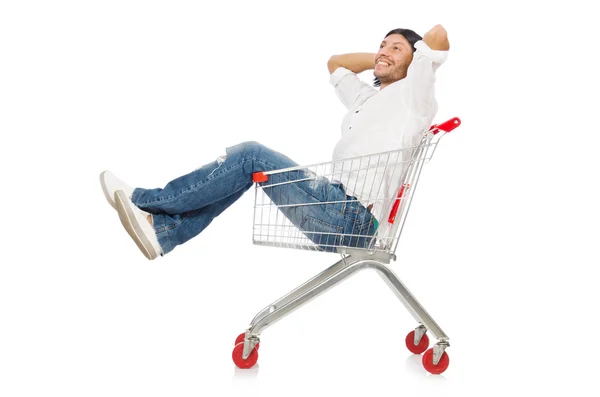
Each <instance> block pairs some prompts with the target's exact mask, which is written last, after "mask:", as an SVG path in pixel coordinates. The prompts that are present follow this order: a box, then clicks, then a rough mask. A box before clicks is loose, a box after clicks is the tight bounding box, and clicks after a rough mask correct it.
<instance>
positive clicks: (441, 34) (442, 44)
mask: <svg viewBox="0 0 600 397" xmlns="http://www.w3.org/2000/svg"><path fill="white" fill-rule="evenodd" d="M423 41H425V44H427V45H428V46H429V48H431V49H432V50H439V51H448V50H449V49H450V42H449V41H448V32H446V29H444V27H443V26H442V25H435V26H434V27H433V28H432V29H431V30H430V31H429V32H427V33H426V34H425V36H424V37H423Z"/></svg>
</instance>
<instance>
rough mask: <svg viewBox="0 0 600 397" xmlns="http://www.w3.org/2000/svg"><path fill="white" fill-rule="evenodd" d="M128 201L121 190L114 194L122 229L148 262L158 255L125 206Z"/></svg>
mask: <svg viewBox="0 0 600 397" xmlns="http://www.w3.org/2000/svg"><path fill="white" fill-rule="evenodd" d="M128 200H129V199H128V198H127V195H126V194H125V192H123V191H122V190H117V191H116V192H115V206H116V210H117V212H118V214H119V219H121V223H122V224H123V227H124V228H125V230H127V233H128V234H129V236H131V238H132V239H133V241H134V242H135V244H136V245H137V246H138V248H139V249H140V251H142V254H144V256H145V257H146V258H148V259H150V260H152V259H155V258H156V257H157V256H158V255H157V254H156V251H155V250H154V247H152V244H151V243H150V240H148V238H147V237H146V235H145V234H144V232H143V231H142V228H141V226H140V224H139V223H138V221H137V219H136V217H135V215H134V213H133V211H132V210H131V208H130V207H129V205H127V202H128Z"/></svg>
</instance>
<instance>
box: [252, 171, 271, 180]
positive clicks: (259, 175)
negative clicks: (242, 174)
mask: <svg viewBox="0 0 600 397" xmlns="http://www.w3.org/2000/svg"><path fill="white" fill-rule="evenodd" d="M268 180H269V176H268V175H265V173H264V172H255V173H254V174H252V182H254V183H258V182H266V181H268Z"/></svg>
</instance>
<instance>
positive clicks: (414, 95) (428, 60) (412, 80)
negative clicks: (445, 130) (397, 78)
mask: <svg viewBox="0 0 600 397" xmlns="http://www.w3.org/2000/svg"><path fill="white" fill-rule="evenodd" d="M415 49H416V51H415V53H414V55H413V61H412V62H411V64H410V66H409V67H408V73H407V76H406V79H407V82H408V85H409V87H410V89H409V90H407V91H408V93H409V98H408V99H409V100H410V101H412V104H413V109H416V110H417V111H419V110H422V111H427V112H431V111H433V113H435V112H436V111H437V102H436V100H435V72H436V70H437V69H438V68H439V67H440V66H441V65H442V64H443V63H444V62H446V59H447V58H448V51H438V50H432V49H431V48H430V47H429V46H428V45H427V44H425V42H424V41H423V40H420V41H418V42H416V43H415Z"/></svg>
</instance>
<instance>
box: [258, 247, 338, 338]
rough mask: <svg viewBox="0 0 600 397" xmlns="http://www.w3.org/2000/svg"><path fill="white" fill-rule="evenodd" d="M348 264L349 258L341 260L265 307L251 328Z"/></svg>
mask: <svg viewBox="0 0 600 397" xmlns="http://www.w3.org/2000/svg"><path fill="white" fill-rule="evenodd" d="M346 262H347V258H346V259H345V260H344V259H342V260H340V261H339V262H337V263H335V264H334V265H331V266H330V267H328V268H327V269H325V270H323V271H322V272H321V273H319V274H317V275H316V276H315V277H313V278H311V279H310V280H308V281H307V282H305V283H304V284H302V285H300V286H299V287H297V288H296V289H294V290H293V291H291V292H290V293H288V294H287V295H285V296H283V297H281V298H280V299H278V300H276V301H275V302H273V303H271V304H270V305H269V306H267V307H265V308H264V309H263V310H261V311H260V312H259V313H258V314H257V315H256V316H255V317H254V319H253V320H252V322H251V323H250V327H252V326H253V325H255V324H257V323H258V322H259V321H260V320H262V319H263V318H265V317H266V316H267V315H269V314H271V313H273V312H274V311H275V310H277V309H278V308H280V307H282V306H285V305H287V304H288V303H289V302H291V301H293V300H295V299H296V298H297V297H299V296H302V295H303V294H305V293H306V292H307V291H309V290H311V289H312V288H314V286H315V285H319V284H321V283H322V282H323V281H324V280H327V279H328V278H329V277H331V276H332V275H334V274H336V273H337V272H339V271H340V269H342V268H344V267H345V266H346Z"/></svg>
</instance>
